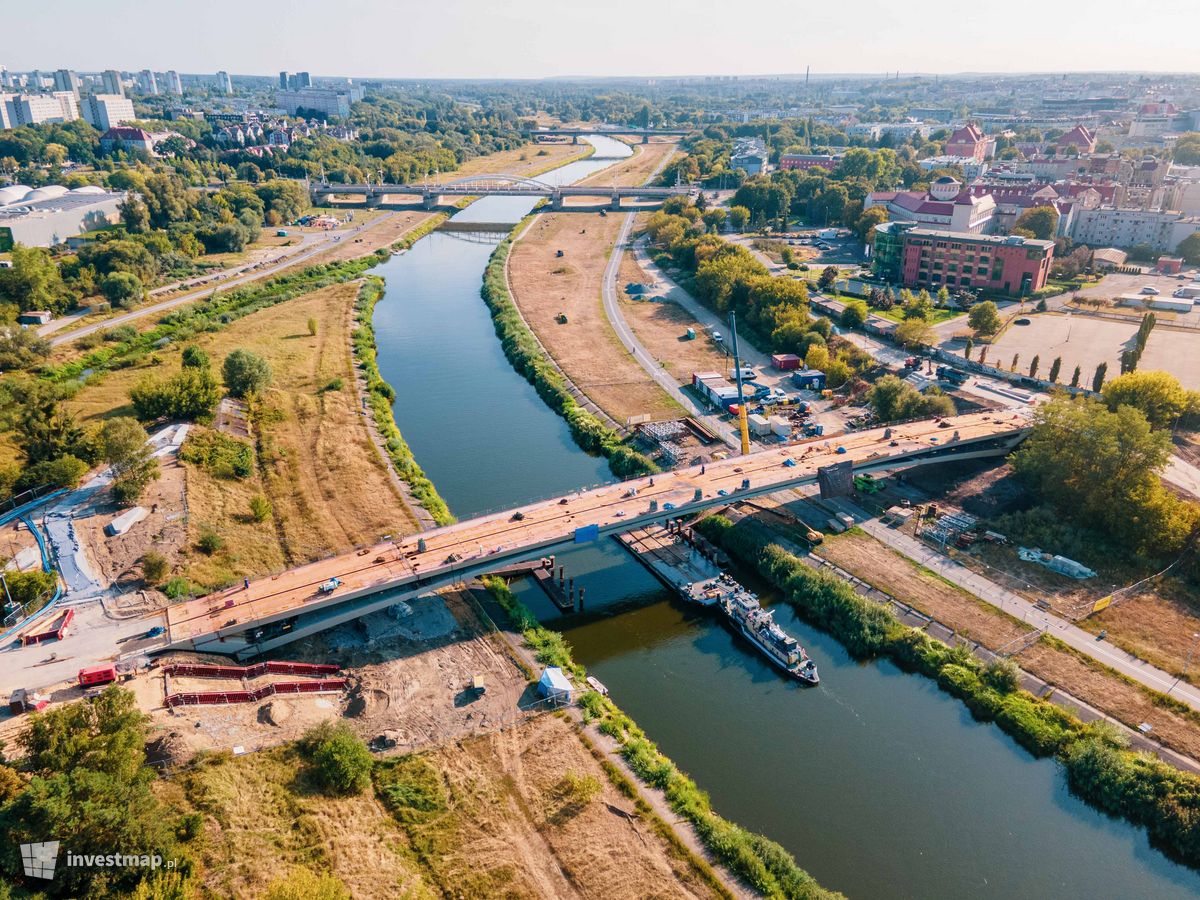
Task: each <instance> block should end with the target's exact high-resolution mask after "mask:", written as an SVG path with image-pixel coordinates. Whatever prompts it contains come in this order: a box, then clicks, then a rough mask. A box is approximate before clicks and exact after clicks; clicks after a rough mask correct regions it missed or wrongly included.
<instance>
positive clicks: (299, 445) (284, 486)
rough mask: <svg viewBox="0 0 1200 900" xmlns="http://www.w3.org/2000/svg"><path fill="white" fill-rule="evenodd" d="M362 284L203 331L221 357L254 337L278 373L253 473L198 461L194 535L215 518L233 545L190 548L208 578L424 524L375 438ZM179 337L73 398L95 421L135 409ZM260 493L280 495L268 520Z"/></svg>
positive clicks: (191, 495)
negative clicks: (360, 353)
mask: <svg viewBox="0 0 1200 900" xmlns="http://www.w3.org/2000/svg"><path fill="white" fill-rule="evenodd" d="M357 287H358V285H357V283H356V282H349V283H346V284H338V285H332V286H330V287H327V288H324V289H322V290H319V291H315V292H313V293H311V294H307V295H305V296H303V297H300V298H297V299H295V300H291V301H289V302H287V303H282V304H280V305H278V306H275V307H271V308H269V309H264V310H261V311H259V312H257V313H254V314H252V315H249V316H246V317H245V318H243V319H239V320H238V321H236V322H234V323H233V324H231V325H230V326H228V327H227V328H225V329H223V330H221V331H218V332H216V333H212V334H205V335H202V336H201V337H199V338H197V339H196V341H195V343H196V344H197V345H198V346H200V347H202V348H203V349H204V350H205V351H207V352H208V353H209V354H210V356H211V357H212V359H213V364H214V366H215V367H217V368H218V369H219V366H220V362H221V360H222V359H223V358H224V357H225V355H227V354H228V353H229V352H230V351H232V350H234V349H238V348H244V349H247V350H250V351H252V352H254V353H257V354H259V355H261V356H263V357H264V358H265V359H266V360H267V361H268V363H269V364H270V366H271V369H272V372H273V375H274V378H273V381H272V385H271V388H270V389H269V390H268V391H267V392H266V393H265V395H264V396H263V398H262V400H261V402H260V404H259V407H258V409H257V410H256V411H255V415H254V418H255V419H256V420H257V422H258V424H259V429H258V432H257V434H256V438H257V446H256V460H257V465H256V471H255V474H254V476H253V477H252V478H249V479H246V480H238V479H224V478H221V479H218V478H216V477H214V476H212V475H210V474H209V473H208V472H206V471H205V470H203V469H201V468H199V467H197V466H189V468H188V506H189V538H191V539H192V540H193V542H194V541H197V540H198V539H199V536H200V534H201V533H202V532H203V531H204V530H207V529H210V530H213V531H215V532H216V533H218V534H219V535H221V536H222V537H223V538H224V539H225V549H224V550H222V551H220V552H218V553H216V554H213V555H212V556H205V555H204V554H202V553H199V552H198V551H195V550H194V549H193V551H192V552H190V554H189V557H188V565H187V574H188V576H189V577H190V578H192V579H193V580H195V581H197V582H199V583H200V584H203V585H206V586H211V585H216V584H220V583H223V582H225V581H228V580H230V579H233V578H239V577H242V576H245V575H252V574H261V573H265V572H270V571H273V570H276V569H279V568H282V567H283V566H284V565H294V564H296V563H299V562H303V561H306V560H309V559H313V558H316V557H318V556H321V555H324V554H326V553H332V552H338V551H342V550H346V549H349V548H351V547H353V546H355V545H357V544H361V543H366V542H369V541H374V540H377V539H378V538H380V537H381V536H382V535H385V534H404V533H411V532H412V531H415V530H417V529H416V520H415V519H414V517H413V515H412V513H411V512H410V511H409V510H408V508H407V507H406V506H405V505H404V502H403V500H402V498H401V496H400V493H399V491H398V490H397V489H396V487H395V485H394V483H393V481H392V478H391V474H390V472H389V470H388V469H387V467H386V465H385V464H384V462H383V460H382V458H381V457H380V455H379V453H378V451H377V450H376V448H375V446H374V444H373V443H372V441H371V437H370V433H369V432H368V430H367V423H366V420H365V419H364V417H363V415H362V412H361V411H360V407H359V402H358V398H357V396H356V393H355V390H354V375H353V370H352V365H351V356H350V344H349V341H350V338H349V334H350V327H351V312H352V309H353V305H354V300H355V296H356V293H357ZM309 318H315V319H316V320H317V334H316V335H315V336H313V335H310V334H309V333H308V328H307V322H308V320H309ZM180 349H181V348H165V349H163V350H161V351H159V352H158V353H157V354H155V359H157V361H158V362H157V365H156V364H155V363H154V362H149V363H147V364H146V365H143V366H139V367H134V368H129V369H121V370H118V371H115V372H112V373H109V374H107V375H105V376H104V377H103V378H101V379H98V380H97V381H96V382H94V383H91V384H88V385H87V386H86V387H85V388H84V389H83V390H82V391H80V392H79V394H78V395H77V396H76V397H75V399H74V400H73V401H72V403H71V407H72V409H73V410H75V411H76V412H77V414H78V415H79V416H80V418H81V420H82V421H84V422H85V423H89V422H96V421H99V420H100V419H102V418H104V417H106V416H110V415H117V414H122V415H123V414H129V413H130V412H131V409H130V407H129V405H128V403H127V399H128V391H129V389H130V388H131V387H132V386H133V385H134V384H135V383H136V382H137V381H138V380H139V379H140V378H142V377H143V376H145V375H146V374H147V373H153V374H155V375H160V374H161V375H163V376H167V375H170V374H172V373H174V372H175V371H177V370H178V368H179V365H180V363H179V356H180ZM338 382H340V386H337V385H338ZM260 493H261V494H263V495H265V496H266V497H267V498H268V499H269V500H270V501H271V504H272V506H273V514H272V516H271V517H270V518H268V519H267V520H266V521H264V522H256V521H254V520H253V518H252V517H251V516H250V514H249V503H250V498H251V497H253V496H254V495H255V494H260Z"/></svg>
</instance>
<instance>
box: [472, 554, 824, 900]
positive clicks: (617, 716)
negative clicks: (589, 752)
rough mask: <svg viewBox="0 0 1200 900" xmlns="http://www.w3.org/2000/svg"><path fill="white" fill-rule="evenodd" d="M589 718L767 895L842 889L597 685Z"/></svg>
mask: <svg viewBox="0 0 1200 900" xmlns="http://www.w3.org/2000/svg"><path fill="white" fill-rule="evenodd" d="M486 586H487V588H488V591H489V592H490V593H491V594H492V596H493V597H494V598H495V600H496V602H497V603H499V604H500V606H501V607H502V608H503V609H504V611H505V612H506V613H507V614H508V616H509V619H510V621H511V623H512V625H513V627H514V628H515V629H516V630H517V631H519V632H521V633H522V635H523V636H524V639H525V643H526V645H527V646H528V647H529V648H530V649H531V650H533V652H534V654H535V656H536V659H537V661H538V662H539V663H541V664H542V665H546V666H558V667H560V668H563V669H564V670H566V671H568V672H570V673H571V674H572V675H573V676H574V677H575V678H576V679H577V680H581V679H582V678H583V677H584V676H585V675H586V672H585V670H584V668H583V667H582V666H581V665H579V664H578V663H576V662H575V661H574V660H573V659H572V657H571V648H570V646H569V645H568V644H567V643H566V641H565V640H564V639H563V637H562V635H561V634H559V633H558V632H555V631H551V630H550V629H548V628H546V627H544V626H543V625H541V624H540V623H539V622H538V621H537V618H536V617H535V616H534V615H533V613H532V612H530V611H529V609H528V608H527V607H525V606H524V604H522V603H521V602H520V601H519V600H518V599H517V598H516V597H515V596H514V595H513V593H512V591H511V590H509V588H508V586H507V585H506V584H505V583H504V581H503V580H502V579H498V578H496V579H489V580H488V581H487V583H486ZM580 705H581V707H582V709H583V711H584V717H583V718H584V723H585V724H590V723H595V725H596V727H597V729H598V730H599V732H600V733H601V734H603V735H605V736H607V737H608V738H611V739H612V740H613V741H615V742H616V747H617V752H618V753H619V754H620V756H621V758H622V759H623V760H624V761H625V763H626V764H627V765H628V767H629V769H630V771H632V772H633V773H634V775H636V776H637V778H638V780H639V781H641V783H642V786H643V787H644V788H645V789H649V790H654V791H657V792H660V793H661V795H662V798H663V800H664V802H665V803H666V804H667V805H668V807H669V808H670V809H671V811H672V812H673V813H674V814H676V815H678V816H680V817H681V819H682V820H683V821H685V822H686V823H687V824H688V825H689V826H690V827H691V828H692V829H693V830H694V833H695V836H696V837H697V838H698V840H699V841H700V842H701V844H702V845H703V846H704V848H705V849H706V850H707V851H708V852H709V853H711V854H712V857H713V860H714V861H715V862H718V863H719V864H720V865H722V866H723V867H725V868H726V869H728V870H729V872H731V873H732V874H733V875H734V876H735V877H736V878H737V879H739V880H740V881H743V882H745V883H746V884H747V885H749V886H751V887H752V888H753V889H754V890H756V891H757V892H759V893H760V894H762V895H763V896H768V897H786V898H794V900H802V898H803V900H834V898H838V897H841V895H840V894H836V893H832V892H829V891H826V890H825V889H824V888H822V887H821V886H820V885H819V884H818V883H817V882H816V880H815V879H814V878H813V877H812V876H811V875H809V874H808V873H807V872H806V871H804V870H803V869H802V868H800V866H799V865H798V864H797V862H796V860H795V858H794V857H793V856H792V855H791V854H790V853H788V852H787V851H786V850H785V849H784V848H783V847H781V846H780V845H779V844H777V843H775V842H774V841H771V840H769V839H768V838H765V837H763V836H762V835H758V834H754V833H752V832H750V831H747V830H746V829H744V828H742V827H740V826H739V825H736V824H734V823H733V822H730V821H729V820H727V819H724V818H722V817H721V816H720V815H719V814H718V813H716V812H715V811H714V810H713V809H712V807H711V805H710V804H709V801H708V797H707V795H706V794H704V792H703V791H701V790H700V788H699V787H698V786H697V785H696V783H695V782H694V781H692V779H691V778H689V777H688V776H687V775H685V774H684V773H683V772H681V771H679V769H678V768H677V767H676V766H675V764H674V763H673V762H671V760H669V759H667V757H665V756H664V755H663V754H662V753H660V752H659V751H658V748H657V747H656V746H655V744H654V743H653V742H652V741H650V740H649V739H648V738H647V737H646V734H645V732H643V731H642V730H641V729H640V728H638V726H637V725H636V723H634V721H633V720H632V719H631V718H630V717H629V716H627V715H625V714H624V713H623V712H621V710H620V709H619V708H618V707H617V706H616V704H615V703H613V702H612V701H611V700H610V699H608V698H606V697H602V696H601V695H600V694H598V693H596V692H595V691H589V692H587V693H585V694H584V695H583V696H582V699H581V701H580Z"/></svg>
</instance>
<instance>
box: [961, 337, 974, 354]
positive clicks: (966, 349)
mask: <svg viewBox="0 0 1200 900" xmlns="http://www.w3.org/2000/svg"><path fill="white" fill-rule="evenodd" d="M974 347H975V342H974V341H973V340H971V339H970V338H967V343H966V346H964V347H963V359H970V358H971V350H972V349H974Z"/></svg>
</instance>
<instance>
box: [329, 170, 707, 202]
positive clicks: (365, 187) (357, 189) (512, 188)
mask: <svg viewBox="0 0 1200 900" xmlns="http://www.w3.org/2000/svg"><path fill="white" fill-rule="evenodd" d="M693 191H694V189H693V188H692V187H691V186H690V185H672V186H667V187H661V186H659V187H655V186H648V185H626V186H619V187H618V186H616V185H610V186H607V187H606V186H604V185H602V184H595V185H554V184H548V183H546V182H544V181H538V180H537V179H534V178H524V177H522V176H518V175H506V174H495V175H473V176H470V177H468V178H461V179H459V180H457V181H448V182H445V183H443V184H330V183H328V182H317V183H314V184H312V185H310V187H309V192H310V194H311V195H312V200H313V203H314V204H315V205H318V206H319V205H322V204H323V203H324V202H325V201H327V200H328V198H330V197H338V196H341V197H362V198H363V200H364V202H365V203H366V205H367V206H382V205H383V204H384V203H385V202H387V198H389V197H419V198H420V199H421V203H422V204H423V205H424V206H425V207H426V208H427V209H432V208H433V207H434V206H436V205H437V203H438V201H439V200H440V199H441V198H443V197H544V198H546V199H548V200H550V201H551V203H552V204H553V205H554V207H555V208H556V209H558V208H562V206H563V201H564V200H565V199H566V198H567V197H601V198H603V199H605V200H607V201H608V202H609V204H610V206H611V207H612V208H613V209H619V208H620V206H621V201H622V200H624V199H629V198H632V199H638V200H652V201H658V202H662V201H665V200H667V199H668V198H670V197H677V196H690V195H691V194H692V193H693Z"/></svg>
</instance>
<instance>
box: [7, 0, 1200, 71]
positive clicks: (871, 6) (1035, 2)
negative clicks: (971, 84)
mask: <svg viewBox="0 0 1200 900" xmlns="http://www.w3.org/2000/svg"><path fill="white" fill-rule="evenodd" d="M4 7H7V8H4ZM0 12H2V13H3V17H2V18H0V64H2V65H6V66H8V68H9V69H12V70H27V69H33V68H39V69H44V70H52V69H56V68H73V69H82V70H88V71H90V70H95V69H104V68H118V69H126V70H136V69H142V68H151V69H156V70H164V69H177V70H179V71H181V72H211V71H216V70H218V69H225V70H227V71H229V72H232V73H235V74H272V73H276V72H278V71H279V70H281V69H288V70H291V71H295V70H297V69H300V70H307V71H310V72H312V73H313V74H314V75H350V76H375V77H389V76H392V77H409V78H411V77H417V78H420V77H430V78H434V77H440V78H447V77H471V78H475V77H520V78H538V77H553V76H561V75H689V74H710V73H711V74H732V75H748V74H770V73H796V72H803V71H804V68H805V66H812V70H813V72H814V73H822V72H824V73H828V72H883V71H895V70H897V69H899V70H900V71H901V72H905V71H908V72H914V71H921V72H1013V71H1112V70H1129V71H1135V70H1136V71H1187V70H1193V71H1194V70H1197V69H1200V61H1198V60H1200V58H1198V57H1197V56H1196V46H1197V44H1196V40H1197V36H1198V35H1200V2H1197V0H1141V2H1137V3H1133V2H1130V0H1089V2H1087V3H1086V4H1085V3H1081V2H1078V0H1077V2H1063V0H999V2H992V3H979V2H975V3H970V2H968V3H947V2H944V0H938V2H935V0H844V2H836V0H833V2H831V0H822V2H812V0H790V2H789V0H749V2H731V0H607V2H602V0H596V2H587V3H584V2H579V0H546V2H538V3H535V2H532V0H420V2H414V0H155V2H151V0H104V2H97V0H57V2H27V0H3V3H0Z"/></svg>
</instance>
